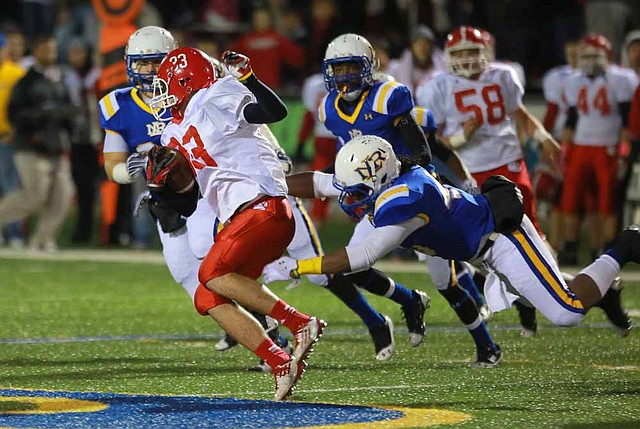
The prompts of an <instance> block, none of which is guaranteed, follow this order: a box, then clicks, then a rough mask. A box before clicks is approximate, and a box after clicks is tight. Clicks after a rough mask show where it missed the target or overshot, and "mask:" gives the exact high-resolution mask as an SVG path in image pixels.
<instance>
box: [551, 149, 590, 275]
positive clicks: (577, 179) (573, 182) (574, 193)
mask: <svg viewBox="0 0 640 429" xmlns="http://www.w3.org/2000/svg"><path fill="white" fill-rule="evenodd" d="M588 162H589V155H588V151H587V150H586V149H585V147H584V146H574V147H573V148H572V150H571V155H570V156H569V157H568V159H567V169H566V174H565V181H564V186H563V188H562V198H561V207H562V215H563V220H564V225H563V236H564V243H563V245H562V249H561V250H560V252H559V253H558V260H559V262H560V264H562V265H576V264H577V262H578V234H579V229H580V218H579V215H578V211H579V201H580V199H581V192H582V191H583V190H584V188H583V187H582V186H581V183H582V182H583V181H584V178H585V177H588V176H587V174H588V169H587V168H586V167H587V166H588Z"/></svg>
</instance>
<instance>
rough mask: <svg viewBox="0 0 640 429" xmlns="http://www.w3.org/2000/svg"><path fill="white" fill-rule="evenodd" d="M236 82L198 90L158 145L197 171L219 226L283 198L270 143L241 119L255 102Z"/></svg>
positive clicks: (281, 180)
mask: <svg viewBox="0 0 640 429" xmlns="http://www.w3.org/2000/svg"><path fill="white" fill-rule="evenodd" d="M254 101H255V98H254V96H253V95H252V94H251V92H250V91H249V90H248V89H247V88H246V87H245V86H244V85H242V84H241V83H240V82H238V81H237V80H236V79H235V78H233V77H231V76H229V77H224V78H222V79H220V80H218V81H216V82H214V83H213V85H211V86H210V87H209V88H207V89H203V90H200V91H198V92H197V93H196V94H195V95H194V96H193V98H192V99H191V100H190V101H189V104H188V105H187V108H186V109H185V112H184V119H183V120H182V121H181V122H179V123H178V122H172V123H170V124H168V125H167V127H166V128H165V130H164V132H163V134H162V144H163V145H165V146H172V147H180V148H181V150H182V151H183V153H185V154H187V155H188V157H189V160H190V162H191V165H192V166H193V167H194V170H195V172H196V179H197V181H198V184H199V185H200V190H201V192H202V194H203V197H204V198H205V199H206V200H207V202H208V203H209V205H210V206H211V208H212V209H213V211H214V213H215V214H216V216H217V217H218V219H220V221H221V222H223V223H224V222H226V221H227V220H229V218H231V216H233V214H234V213H235V212H236V210H237V209H238V208H239V207H240V206H242V205H243V204H245V203H247V202H249V201H253V200H255V199H256V198H259V197H260V196H263V195H270V196H286V195H287V191H288V190H287V184H286V181H285V178H284V172H283V171H282V167H281V165H280V161H278V158H277V156H276V153H275V151H274V150H273V148H272V146H271V143H269V141H268V140H267V139H266V138H265V137H264V136H263V135H262V134H261V133H260V125H256V124H250V123H248V122H247V121H246V119H245V118H244V115H243V110H244V108H245V106H246V105H247V104H249V103H251V102H254Z"/></svg>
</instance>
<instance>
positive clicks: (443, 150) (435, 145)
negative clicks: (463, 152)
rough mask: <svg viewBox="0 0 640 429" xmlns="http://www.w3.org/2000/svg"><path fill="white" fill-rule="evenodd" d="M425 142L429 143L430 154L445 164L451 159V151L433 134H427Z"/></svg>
mask: <svg viewBox="0 0 640 429" xmlns="http://www.w3.org/2000/svg"><path fill="white" fill-rule="evenodd" d="M427 142H429V149H431V154H432V155H433V156H434V157H436V158H438V159H439V160H440V161H442V162H443V163H444V164H446V163H447V161H448V160H449V158H451V155H453V149H451V148H450V147H449V146H447V145H446V144H444V143H443V142H442V140H440V139H439V138H438V136H436V133H435V132H432V133H429V135H428V136H427Z"/></svg>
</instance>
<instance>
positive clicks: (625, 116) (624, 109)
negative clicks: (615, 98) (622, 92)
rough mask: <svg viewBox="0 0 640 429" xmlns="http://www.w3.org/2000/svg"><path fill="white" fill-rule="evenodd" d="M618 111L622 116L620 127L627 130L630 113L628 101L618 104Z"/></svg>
mask: <svg viewBox="0 0 640 429" xmlns="http://www.w3.org/2000/svg"><path fill="white" fill-rule="evenodd" d="M618 111H619V112H620V115H621V116H622V126H623V127H624V128H627V127H628V126H629V112H630V111H631V103H630V102H629V101H625V102H622V103H618Z"/></svg>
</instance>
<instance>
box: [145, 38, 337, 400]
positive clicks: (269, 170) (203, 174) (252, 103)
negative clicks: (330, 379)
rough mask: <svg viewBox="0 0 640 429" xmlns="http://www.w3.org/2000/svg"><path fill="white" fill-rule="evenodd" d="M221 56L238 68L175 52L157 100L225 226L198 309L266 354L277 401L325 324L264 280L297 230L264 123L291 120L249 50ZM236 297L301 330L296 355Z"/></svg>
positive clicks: (162, 72) (167, 137) (205, 270)
mask: <svg viewBox="0 0 640 429" xmlns="http://www.w3.org/2000/svg"><path fill="white" fill-rule="evenodd" d="M222 62H223V63H224V64H225V65H226V67H227V69H228V70H229V72H230V73H231V75H232V76H226V77H223V78H220V79H217V77H216V73H215V71H214V67H213V65H212V63H211V61H210V60H209V58H208V57H207V55H206V54H204V53H203V52H202V51H199V50H197V49H193V48H178V49H175V50H173V51H172V52H170V53H169V54H168V55H167V57H166V58H165V59H164V60H163V62H162V64H161V65H160V68H159V70H158V76H157V77H156V78H155V79H154V97H153V99H152V101H151V106H152V109H153V112H154V115H155V116H156V117H158V118H159V117H161V116H162V115H163V113H164V111H166V110H169V111H170V113H171V116H172V121H171V122H170V123H169V124H168V125H167V126H166V128H165V130H164V132H163V134H162V143H163V145H165V146H169V147H172V148H174V149H176V150H179V151H180V152H181V153H182V154H183V155H184V156H185V157H186V159H187V160H188V161H189V163H190V167H191V169H192V171H193V172H194V175H195V179H196V180H195V182H192V183H193V184H192V185H191V186H196V185H197V186H198V188H199V191H200V192H201V193H202V196H203V199H204V200H206V202H207V203H208V204H209V206H210V207H211V208H212V209H213V211H214V213H215V215H216V217H217V218H218V219H219V220H220V222H221V223H222V225H223V228H222V230H221V231H220V232H219V233H218V234H217V235H216V241H215V243H214V244H213V246H212V247H211V248H210V249H209V252H208V253H207V255H206V256H205V258H204V260H203V262H202V264H201V266H200V269H199V280H200V285H199V286H198V289H197V290H196V293H195V297H194V304H195V307H196V309H197V311H198V312H199V313H200V314H202V315H210V316H211V317H213V318H214V319H215V320H216V321H217V322H218V323H219V324H220V325H221V327H222V328H223V329H224V330H225V331H227V332H228V333H229V334H230V335H231V336H233V337H234V338H235V339H236V340H237V341H238V342H239V343H240V344H242V345H243V346H245V347H246V348H247V349H249V350H251V351H252V352H254V353H255V354H256V355H257V356H258V357H260V358H261V359H263V360H265V361H266V362H267V364H268V365H269V366H270V367H271V368H272V372H273V374H274V377H275V381H276V392H275V399H276V400H284V399H286V398H287V397H288V396H289V395H290V394H291V393H292V391H293V389H294V387H295V385H296V383H297V382H298V380H299V379H300V377H301V376H302V373H303V372H304V370H305V368H306V361H305V360H306V358H307V356H308V355H309V353H310V352H311V351H312V348H311V347H312V345H313V344H314V343H315V342H316V341H317V340H318V339H319V337H320V336H321V335H322V332H323V329H324V327H325V326H326V323H325V322H324V321H322V320H319V319H317V318H315V317H311V316H308V315H306V314H303V313H301V312H299V311H297V310H296V309H294V308H293V307H291V306H289V305H288V304H286V303H285V302H284V301H283V300H281V299H279V298H278V297H277V296H276V295H274V294H273V293H272V292H271V291H269V290H268V289H267V288H266V287H265V286H263V285H261V284H260V283H258V282H256V279H257V278H258V277H259V276H260V274H261V271H262V268H263V267H264V265H265V264H266V263H268V262H270V261H272V260H274V259H276V258H277V257H279V256H280V255H281V254H282V253H283V252H284V250H285V249H286V247H287V245H288V244H289V242H290V241H291V239H292V238H293V234H294V230H295V225H294V221H293V216H292V214H291V208H290V206H289V203H288V201H287V198H286V195H287V185H286V182H285V178H284V172H283V170H282V167H281V165H280V161H279V160H278V157H277V156H276V153H275V151H274V150H273V148H272V146H271V144H270V143H269V141H268V140H267V138H266V137H264V135H263V134H262V133H261V131H260V124H265V123H270V122H275V121H279V120H281V119H283V118H284V117H285V116H286V114H287V108H286V106H285V105H284V104H283V103H282V101H281V100H280V99H279V98H278V96H277V95H275V93H273V92H272V91H271V90H270V89H269V88H268V87H266V86H265V85H264V84H262V82H260V81H259V80H258V79H257V78H256V76H255V75H254V74H253V71H252V69H251V65H250V61H249V59H248V58H247V57H245V56H244V55H241V54H238V53H235V52H225V53H224V54H223V56H222ZM158 152H159V151H156V153H158ZM163 177H165V178H166V175H165V176H163V175H161V174H160V175H156V176H153V177H149V178H148V180H149V181H150V182H149V185H150V186H159V187H161V188H162V187H163V186H164V183H162V180H163V179H162V178H163ZM192 190H193V188H191V189H188V188H187V189H185V190H184V191H185V192H184V193H191V192H192ZM264 243H269V245H268V246H265V245H264ZM236 302H237V303H238V304H240V305H242V306H243V307H246V308H249V309H252V310H255V311H258V312H259V313H262V314H267V315H269V316H271V317H272V318H274V319H276V320H278V321H279V322H280V323H282V324H283V325H284V326H286V327H287V328H288V329H289V330H290V331H291V332H292V333H293V335H294V338H295V348H294V351H293V355H292V356H289V355H288V354H287V353H285V352H284V351H283V350H282V349H281V348H279V347H278V346H277V345H276V344H275V343H274V342H273V341H272V340H271V339H270V338H269V337H268V335H267V333H266V332H265V330H264V329H263V327H262V326H261V325H260V324H259V323H258V322H257V321H256V320H255V319H253V318H252V317H251V316H250V315H248V314H247V313H246V312H245V311H244V310H242V308H240V307H239V306H237V305H236V304H235V303H236Z"/></svg>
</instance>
